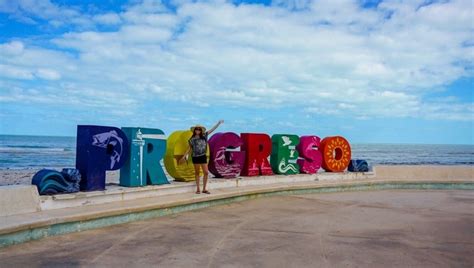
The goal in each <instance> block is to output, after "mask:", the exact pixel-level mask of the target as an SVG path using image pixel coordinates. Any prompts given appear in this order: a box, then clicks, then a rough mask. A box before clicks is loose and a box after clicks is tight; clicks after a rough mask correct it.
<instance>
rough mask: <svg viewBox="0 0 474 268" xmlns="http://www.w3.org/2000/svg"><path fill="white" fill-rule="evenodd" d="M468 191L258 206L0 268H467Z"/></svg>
mask: <svg viewBox="0 0 474 268" xmlns="http://www.w3.org/2000/svg"><path fill="white" fill-rule="evenodd" d="M472 230H474V192H472V191H378V192H350V193H333V194H308V195H291V196H280V197H271V198H261V199H256V200H250V201H245V202H240V203H233V204H230V205H223V206H217V207H212V208H206V209H202V210H196V211H190V212H184V213H180V214H176V215H172V216H166V217H161V218H156V219H152V220H147V221H138V222H133V223H129V224H123V225H116V226H112V227H107V228H102V229H96V230H91V231H85V232H80V233H73V234H68V235H62V236H56V237H50V238H46V239H42V240H39V241H32V242H28V243H24V244H20V245H16V246H12V247H8V248H5V249H2V250H0V260H1V262H0V267H12V266H17V265H19V266H28V267H31V266H33V267H35V266H62V267H64V266H67V267H70V266H100V267H104V266H120V267H121V266H133V267H148V266H159V267H197V266H198V267H343V266H344V267H346V266H348V267H472V266H473V265H474V233H473V232H472Z"/></svg>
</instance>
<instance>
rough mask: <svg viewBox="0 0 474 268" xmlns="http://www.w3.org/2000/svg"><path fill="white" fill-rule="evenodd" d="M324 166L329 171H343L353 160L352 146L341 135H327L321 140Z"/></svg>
mask: <svg viewBox="0 0 474 268" xmlns="http://www.w3.org/2000/svg"><path fill="white" fill-rule="evenodd" d="M321 151H322V153H323V163H322V167H323V168H324V170H326V171H328V172H342V171H344V170H345V169H346V168H347V167H348V166H349V163H350V161H351V146H350V144H349V142H348V141H347V140H346V139H345V138H343V137H341V136H333V137H326V138H324V139H323V140H322V141H321Z"/></svg>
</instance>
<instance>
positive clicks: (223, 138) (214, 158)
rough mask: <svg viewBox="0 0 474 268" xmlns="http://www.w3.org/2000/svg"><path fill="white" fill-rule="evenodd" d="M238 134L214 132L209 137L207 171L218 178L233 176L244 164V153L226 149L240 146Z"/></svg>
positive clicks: (236, 174) (240, 140) (237, 173)
mask: <svg viewBox="0 0 474 268" xmlns="http://www.w3.org/2000/svg"><path fill="white" fill-rule="evenodd" d="M242 144H243V142H242V139H241V138H240V137H239V135H237V134H235V133H233V132H225V133H216V134H214V135H212V137H211V138H210V139H209V147H210V149H211V160H210V161H209V171H210V172H211V173H212V174H214V176H216V177H218V178H235V177H236V176H238V175H239V174H240V171H241V170H242V167H243V165H244V160H245V155H244V152H242V151H240V152H238V151H228V150H227V149H236V148H238V147H240V146H242Z"/></svg>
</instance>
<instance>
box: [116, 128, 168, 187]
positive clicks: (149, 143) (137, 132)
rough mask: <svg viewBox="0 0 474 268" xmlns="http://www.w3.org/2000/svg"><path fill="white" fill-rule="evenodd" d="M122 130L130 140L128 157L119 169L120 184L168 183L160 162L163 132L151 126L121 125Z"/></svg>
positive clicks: (164, 145) (164, 148)
mask: <svg viewBox="0 0 474 268" xmlns="http://www.w3.org/2000/svg"><path fill="white" fill-rule="evenodd" d="M122 130H123V132H124V133H125V135H127V138H128V140H129V141H130V157H129V158H128V161H127V162H126V163H125V166H124V167H123V168H122V169H120V185H122V186H127V187H133V186H146V185H159V184H166V183H169V182H168V179H167V178H166V175H165V173H164V172H163V168H162V167H161V164H160V160H161V159H163V156H164V155H165V151H166V137H165V133H164V132H163V131H162V130H159V129H153V128H134V127H123V128H122Z"/></svg>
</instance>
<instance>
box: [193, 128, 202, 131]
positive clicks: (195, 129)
mask: <svg viewBox="0 0 474 268" xmlns="http://www.w3.org/2000/svg"><path fill="white" fill-rule="evenodd" d="M194 130H199V131H202V129H200V128H195V129H194Z"/></svg>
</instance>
